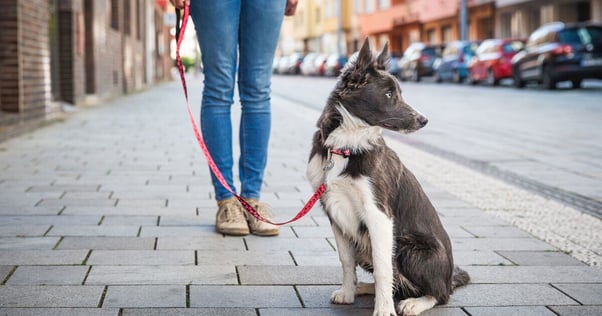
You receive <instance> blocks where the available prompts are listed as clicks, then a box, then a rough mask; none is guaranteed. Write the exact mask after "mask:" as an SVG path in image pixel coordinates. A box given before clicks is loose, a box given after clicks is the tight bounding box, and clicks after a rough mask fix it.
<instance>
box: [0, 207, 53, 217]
mask: <svg viewBox="0 0 602 316" xmlns="http://www.w3.org/2000/svg"><path fill="white" fill-rule="evenodd" d="M62 209H63V207H62V206H51V207H46V206H33V205H32V206H18V205H0V215H15V216H21V215H58V213H59V212H60V211H61V210H62Z"/></svg>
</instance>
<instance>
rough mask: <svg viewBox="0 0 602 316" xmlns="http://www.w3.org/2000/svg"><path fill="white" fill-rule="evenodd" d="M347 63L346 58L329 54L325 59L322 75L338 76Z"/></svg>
mask: <svg viewBox="0 0 602 316" xmlns="http://www.w3.org/2000/svg"><path fill="white" fill-rule="evenodd" d="M346 63H347V57H345V56H339V55H338V54H331V55H330V56H328V58H327V59H326V64H325V67H324V75H325V76H335V77H336V76H338V75H339V74H340V73H341V69H343V67H344V66H345V64H346Z"/></svg>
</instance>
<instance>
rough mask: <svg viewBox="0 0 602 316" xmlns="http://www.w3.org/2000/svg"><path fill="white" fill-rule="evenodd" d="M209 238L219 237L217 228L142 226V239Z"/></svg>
mask: <svg viewBox="0 0 602 316" xmlns="http://www.w3.org/2000/svg"><path fill="white" fill-rule="evenodd" d="M165 236H176V237H207V236H219V235H218V233H216V232H215V226H200V225H196V226H142V229H141V230H140V237H165Z"/></svg>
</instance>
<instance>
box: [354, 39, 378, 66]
mask: <svg viewBox="0 0 602 316" xmlns="http://www.w3.org/2000/svg"><path fill="white" fill-rule="evenodd" d="M372 66H374V56H372V49H371V48H370V41H369V40H368V38H366V40H365V41H364V45H362V48H361V49H360V52H359V54H358V56H357V60H356V61H355V67H356V69H358V70H360V71H363V72H365V71H367V70H368V69H369V68H370V67H372Z"/></svg>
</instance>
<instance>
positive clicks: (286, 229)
mask: <svg viewBox="0 0 602 316" xmlns="http://www.w3.org/2000/svg"><path fill="white" fill-rule="evenodd" d="M231 237H235V236H226V238H231ZM244 237H245V240H246V241H247V242H248V241H249V240H252V239H276V238H285V239H286V238H297V236H296V235H295V232H294V231H293V228H292V227H291V226H288V225H284V226H280V234H279V235H278V236H277V237H267V238H266V236H257V235H254V234H252V233H251V234H249V235H247V236H244Z"/></svg>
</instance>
